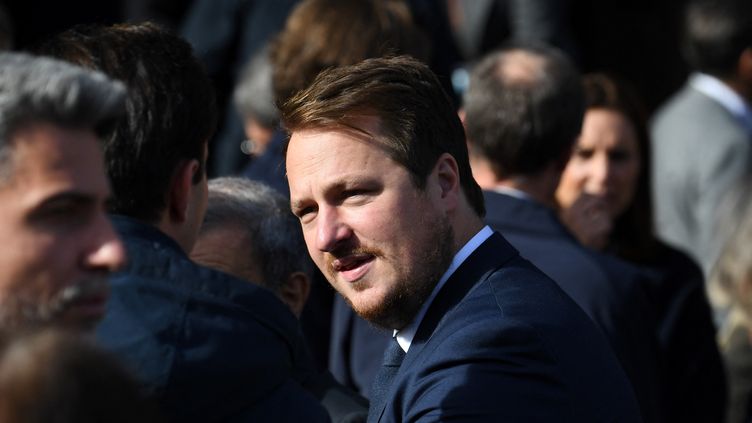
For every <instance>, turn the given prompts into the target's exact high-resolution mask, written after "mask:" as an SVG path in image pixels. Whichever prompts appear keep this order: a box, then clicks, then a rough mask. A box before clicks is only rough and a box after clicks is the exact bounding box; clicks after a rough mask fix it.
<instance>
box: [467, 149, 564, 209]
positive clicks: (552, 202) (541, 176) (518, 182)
mask: <svg viewBox="0 0 752 423" xmlns="http://www.w3.org/2000/svg"><path fill="white" fill-rule="evenodd" d="M473 176H474V177H475V179H476V181H477V182H478V185H480V187H481V188H482V189H484V190H489V191H492V190H495V189H497V188H511V189H516V190H518V191H522V192H524V193H525V194H527V195H529V196H530V197H531V198H532V199H533V200H535V201H537V202H539V203H541V204H545V205H546V206H548V207H551V208H555V207H556V197H555V195H556V187H557V186H558V185H559V179H560V178H561V170H560V169H559V168H558V167H557V166H556V165H555V164H552V165H550V166H548V167H546V168H545V169H544V170H542V171H540V172H538V173H536V174H532V175H511V176H509V177H499V176H497V175H496V174H495V173H494V172H493V170H492V169H491V166H490V165H489V163H488V162H487V161H485V160H479V159H477V158H476V159H475V160H474V161H473Z"/></svg>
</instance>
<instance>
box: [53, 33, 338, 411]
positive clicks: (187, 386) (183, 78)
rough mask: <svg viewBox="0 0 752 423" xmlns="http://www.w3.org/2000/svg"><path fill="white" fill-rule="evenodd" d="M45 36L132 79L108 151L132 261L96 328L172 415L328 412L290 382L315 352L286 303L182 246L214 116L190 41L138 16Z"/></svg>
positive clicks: (197, 221)
mask: <svg viewBox="0 0 752 423" xmlns="http://www.w3.org/2000/svg"><path fill="white" fill-rule="evenodd" d="M44 49H45V51H46V52H47V53H50V54H53V55H56V56H59V57H62V58H65V59H67V60H70V61H73V62H75V63H79V64H81V65H84V66H89V67H93V68H96V69H99V70H101V71H103V72H105V73H107V74H108V75H110V76H111V77H113V78H116V79H119V80H121V81H122V82H124V83H125V85H126V86H127V87H128V97H127V100H126V104H127V110H128V114H127V116H126V118H125V119H122V120H120V121H119V122H118V124H117V126H116V128H115V130H114V132H113V133H112V135H111V136H110V137H109V138H108V139H107V142H106V147H105V158H106V162H107V172H108V173H109V176H110V178H111V179H112V184H113V191H114V199H113V201H112V202H111V204H110V211H111V212H112V213H113V214H114V216H113V219H114V221H115V225H116V228H117V230H118V231H119V232H120V234H121V236H122V237H123V239H124V240H125V242H126V247H127V249H128V253H129V262H128V265H127V267H126V268H125V269H124V271H123V272H121V273H118V274H117V275H116V276H115V278H114V279H113V298H112V301H111V302H110V306H109V308H108V312H107V315H106V317H105V319H104V321H103V322H102V324H101V325H100V326H99V328H98V330H97V336H98V339H99V340H100V342H101V343H102V344H104V345H105V346H106V347H108V348H110V349H112V350H113V351H115V352H116V353H117V354H119V355H120V356H121V357H122V358H123V359H125V360H126V362H127V363H128V364H129V365H130V366H131V367H132V368H133V369H134V370H135V371H136V372H137V374H138V376H140V377H141V378H142V380H143V381H144V383H145V385H146V388H147V390H148V392H149V393H150V394H153V395H154V396H156V397H157V398H158V399H159V400H160V403H161V405H162V407H163V409H164V411H165V413H166V414H167V416H168V417H169V418H171V419H174V420H175V421H181V422H209V421H303V420H305V421H327V420H328V416H327V415H326V414H325V412H324V410H323V409H322V408H321V406H320V405H319V404H318V403H317V402H316V400H315V398H314V397H313V396H312V395H310V394H309V393H307V392H305V391H304V390H303V389H302V388H301V386H300V385H299V384H298V383H297V381H300V382H301V383H303V382H305V379H306V378H307V377H308V376H309V374H310V367H312V365H310V366H309V361H310V360H309V357H307V356H305V353H306V351H305V350H304V348H303V347H304V345H303V343H302V338H301V336H300V332H299V327H298V323H297V321H296V320H295V318H294V316H293V315H292V314H291V313H289V311H288V310H287V309H286V308H285V306H284V305H283V304H282V303H281V302H280V301H279V300H278V299H277V298H276V297H274V295H272V294H271V293H269V292H268V291H266V290H265V289H261V288H259V287H257V286H255V285H252V284H248V283H245V282H243V281H241V280H238V279H235V278H233V277H231V276H229V275H227V274H224V273H220V272H216V271H214V270H211V269H208V268H205V267H201V266H199V265H196V264H195V263H193V262H192V261H191V260H190V259H189V258H188V255H187V253H188V252H189V251H190V250H191V249H192V248H193V245H194V243H195V241H196V237H197V235H198V231H199V227H200V225H201V222H202V220H203V217H204V212H205V210H206V201H207V181H206V171H205V170H206V168H205V162H206V155H207V147H208V146H207V140H208V139H209V137H210V136H211V134H212V132H213V130H214V124H215V121H216V111H215V107H214V94H213V91H212V87H211V83H210V81H209V79H208V78H207V76H206V74H205V73H204V70H203V69H202V67H201V66H200V65H199V63H198V62H197V60H196V59H195V57H194V56H193V53H192V51H191V48H190V46H189V45H188V44H187V43H186V42H185V41H183V40H181V39H179V38H178V37H176V36H174V35H171V34H170V33H168V32H166V31H164V30H161V29H159V28H158V27H156V26H154V25H151V24H141V25H116V26H111V27H80V28H74V29H71V30H69V31H66V32H64V33H62V34H60V35H58V36H57V37H56V38H54V39H53V40H51V41H50V42H49V43H48V44H47V45H46V46H45V47H44ZM295 379H297V381H296V380H295Z"/></svg>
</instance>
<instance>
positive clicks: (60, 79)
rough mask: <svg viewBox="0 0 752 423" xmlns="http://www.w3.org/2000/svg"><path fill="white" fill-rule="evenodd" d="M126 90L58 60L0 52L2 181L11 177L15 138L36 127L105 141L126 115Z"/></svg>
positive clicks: (90, 72) (98, 75)
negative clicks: (87, 131) (85, 132)
mask: <svg viewBox="0 0 752 423" xmlns="http://www.w3.org/2000/svg"><path fill="white" fill-rule="evenodd" d="M124 107H125V87H124V85H123V84H122V83H120V82H116V81H113V80H111V79H109V78H107V77H106V76H105V75H104V74H102V73H99V72H94V71H89V70H85V69H82V68H80V67H78V66H74V65H71V64H69V63H65V62H62V61H59V60H54V59H50V58H45V57H35V56H31V55H28V54H24V53H0V180H1V179H2V178H4V177H7V176H8V173H9V172H10V171H9V169H7V162H8V160H9V158H10V154H11V149H12V147H13V146H12V145H11V144H12V143H11V141H12V137H13V135H14V134H15V133H16V132H17V131H18V130H20V129H23V128H24V127H26V126H29V125H33V124H35V123H51V124H55V125H59V126H62V127H65V128H72V129H81V128H91V129H93V130H94V131H95V132H96V133H97V135H99V136H102V135H103V134H104V133H105V132H106V131H107V130H109V129H110V128H111V126H112V125H113V124H114V123H115V121H116V120H117V119H118V118H119V117H120V116H121V115H122V113H123V112H124Z"/></svg>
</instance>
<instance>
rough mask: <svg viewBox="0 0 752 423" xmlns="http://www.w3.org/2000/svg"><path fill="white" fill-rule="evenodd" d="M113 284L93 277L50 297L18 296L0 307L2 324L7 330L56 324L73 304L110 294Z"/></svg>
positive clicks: (107, 279) (0, 321)
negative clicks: (8, 328)
mask: <svg viewBox="0 0 752 423" xmlns="http://www.w3.org/2000/svg"><path fill="white" fill-rule="evenodd" d="M109 289H110V285H109V278H108V277H107V276H92V277H90V278H87V279H84V280H81V281H79V282H77V283H75V284H73V285H70V286H67V287H65V288H63V289H61V290H60V291H59V292H57V293H55V294H54V295H53V296H52V297H51V298H48V299H44V298H43V297H39V296H35V295H32V294H29V293H27V294H26V295H23V294H22V295H16V296H12V297H10V298H7V299H6V300H5V301H4V302H3V304H2V305H1V306H0V324H1V325H2V326H4V327H21V326H24V327H26V326H29V327H37V326H46V325H50V324H55V322H56V321H57V320H58V319H59V318H60V316H62V315H63V314H64V313H65V312H66V311H67V310H68V309H69V308H70V307H71V306H72V305H73V304H75V303H76V302H78V301H80V300H83V299H86V298H88V297H91V296H97V295H107V294H108V293H109Z"/></svg>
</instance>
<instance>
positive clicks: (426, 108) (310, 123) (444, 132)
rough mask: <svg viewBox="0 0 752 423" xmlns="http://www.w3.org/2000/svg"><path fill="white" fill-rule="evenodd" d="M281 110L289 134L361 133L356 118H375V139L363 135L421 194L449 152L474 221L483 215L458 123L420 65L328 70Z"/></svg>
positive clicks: (382, 63) (382, 61)
mask: <svg viewBox="0 0 752 423" xmlns="http://www.w3.org/2000/svg"><path fill="white" fill-rule="evenodd" d="M281 110H282V124H283V126H284V127H285V128H286V130H287V131H289V132H295V131H299V130H305V129H349V130H356V131H359V132H366V131H365V130H363V129H362V128H358V127H357V125H356V124H355V122H356V121H357V120H358V118H360V117H364V116H375V117H378V118H379V123H380V131H381V134H379V135H380V136H377V134H367V135H369V136H370V137H372V138H374V139H375V140H378V141H379V142H381V143H382V144H383V147H384V148H385V149H386V151H387V153H388V154H389V156H390V157H391V159H392V160H394V161H395V162H397V163H398V164H400V165H401V166H403V167H404V168H406V169H407V170H408V171H409V172H410V174H411V176H412V180H413V183H414V184H415V186H416V187H417V188H419V189H421V190H422V189H424V188H425V187H426V183H427V177H428V175H429V173H430V172H431V171H432V170H433V168H434V166H435V165H436V162H437V160H438V159H439V156H441V155H442V154H444V153H449V154H450V155H451V156H453V157H454V159H455V160H456V161H457V166H458V168H459V177H460V184H461V186H462V190H463V192H464V194H465V197H466V198H467V200H468V202H469V203H470V205H471V206H472V207H473V209H474V210H475V212H476V214H477V215H478V216H480V217H483V216H484V215H485V205H484V203H483V194H482V192H481V190H480V187H479V186H478V184H477V182H475V179H473V175H472V172H471V170H470V164H469V159H468V153H467V145H466V144H465V132H464V130H463V128H462V123H461V122H460V120H459V117H458V116H457V113H456V112H455V109H454V106H453V105H452V102H451V100H450V99H449V97H448V96H447V94H446V93H445V92H444V90H443V89H442V87H441V83H440V82H439V80H438V79H437V77H436V75H434V74H433V72H431V70H430V69H428V67H427V66H426V65H424V64H423V63H421V62H419V61H417V60H415V59H413V58H411V57H408V56H398V57H392V58H374V59H368V60H364V61H362V62H360V63H357V64H355V65H352V66H343V67H340V68H333V69H329V70H327V71H324V72H322V73H321V74H319V76H318V77H316V80H315V81H314V82H313V84H311V86H310V87H308V88H307V89H305V90H303V91H301V92H299V93H298V94H297V95H295V96H294V97H293V98H291V99H290V100H289V101H288V102H286V103H285V104H284V105H283V106H282V109H281ZM332 154H336V153H335V152H332Z"/></svg>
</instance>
